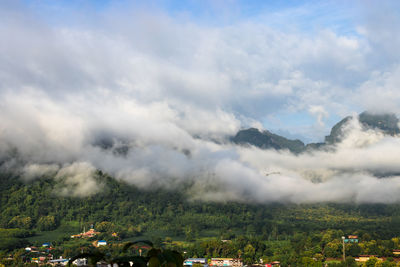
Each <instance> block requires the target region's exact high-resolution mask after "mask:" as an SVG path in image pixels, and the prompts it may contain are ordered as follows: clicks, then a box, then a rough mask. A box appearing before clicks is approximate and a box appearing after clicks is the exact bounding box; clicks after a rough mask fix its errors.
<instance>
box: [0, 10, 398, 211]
mask: <svg viewBox="0 0 400 267" xmlns="http://www.w3.org/2000/svg"><path fill="white" fill-rule="evenodd" d="M2 5H3V8H1V9H0V22H1V23H0V32H1V35H0V38H1V39H2V40H0V159H1V162H2V166H3V168H11V169H12V168H16V167H18V168H21V169H20V170H21V173H22V174H23V176H24V177H25V179H34V178H35V177H40V176H42V175H46V174H52V175H53V176H54V177H55V179H57V180H59V181H60V182H61V183H63V184H64V185H66V186H65V188H64V189H63V190H59V191H57V193H60V194H63V195H71V196H77V197H82V196H87V195H90V194H95V193H98V192H100V191H101V189H102V187H103V185H98V184H96V179H95V177H94V176H95V170H96V169H99V170H102V171H104V172H107V173H109V174H110V175H112V176H113V177H115V178H116V179H121V180H124V181H127V182H129V183H131V184H134V185H136V186H139V187H141V188H150V187H154V186H156V187H157V186H158V187H164V188H168V189H176V188H179V187H180V186H181V185H183V184H185V185H186V186H187V187H188V188H187V190H188V195H190V196H191V197H192V198H194V199H203V200H215V201H227V200H237V201H255V202H262V203H264V202H272V201H279V202H295V203H313V202H324V201H329V202H357V203H381V202H382V203H394V202H399V200H400V199H399V198H400V197H399V195H400V194H398V192H399V190H400V188H399V186H400V184H399V183H400V176H399V175H398V173H400V170H399V169H400V167H399V166H400V164H399V163H400V162H399V161H400V160H399V159H398V157H397V156H396V155H397V154H398V151H399V148H400V141H399V140H400V138H399V137H397V136H384V135H383V134H382V133H380V132H377V131H372V130H369V131H365V130H363V129H362V128H361V126H360V125H359V123H358V121H357V120H352V121H350V123H349V124H348V125H347V127H348V128H347V130H346V131H345V132H346V134H345V137H344V140H343V141H342V142H341V143H340V144H337V145H336V146H335V147H333V148H332V149H330V150H326V151H325V150H324V151H313V152H309V153H304V154H301V155H293V154H291V153H289V152H288V151H274V150H267V151H264V150H259V149H257V148H244V147H238V146H234V145H232V144H230V143H229V142H228V137H229V136H231V135H234V134H235V133H236V132H237V131H238V130H239V129H240V128H242V127H248V126H257V127H262V125H263V121H264V120H265V119H266V118H269V117H273V118H274V117H275V118H278V117H279V115H281V114H296V113H302V112H304V113H305V114H309V115H310V116H312V117H315V125H311V127H308V128H307V127H305V128H303V129H297V132H296V134H301V135H310V136H312V138H315V136H318V138H321V137H322V136H323V135H324V134H326V133H327V129H328V127H329V126H331V125H328V124H327V123H326V120H327V119H328V118H329V117H335V116H344V115H348V114H352V113H354V112H358V111H360V110H364V109H367V110H372V111H376V112H382V111H391V112H395V113H396V114H400V105H399V103H400V101H399V99H400V91H399V90H398V88H399V85H400V80H399V79H398V77H399V75H398V72H399V69H400V68H399V64H398V60H397V59H396V58H394V59H392V60H386V61H382V60H378V58H379V55H382V56H384V55H387V54H388V53H389V52H390V51H392V52H394V53H396V51H395V48H394V47H393V46H391V45H384V44H383V43H382V42H384V41H385V40H387V39H384V38H382V39H379V40H378V39H376V38H373V36H374V31H378V30H379V29H380V27H382V25H370V24H368V23H363V22H362V20H360V21H359V22H357V23H360V25H359V26H358V27H357V29H358V32H357V34H350V35H349V34H343V33H341V32H339V31H337V30H336V29H334V28H330V27H324V28H322V29H318V30H317V31H315V32H314V33H313V34H308V33H304V32H303V31H301V30H296V29H287V30H282V29H280V28H276V27H275V26H274V25H273V24H271V23H269V21H268V20H267V21H265V20H264V19H263V16H260V17H259V19H258V20H251V19H242V20H238V21H235V22H234V23H231V24H223V25H204V24H202V23H196V21H191V20H189V21H184V22H185V23H182V22H183V20H184V19H182V18H179V17H178V18H176V17H173V16H171V15H170V14H168V13H167V12H162V11H157V12H156V11H151V10H148V9H145V8H144V9H138V8H137V7H135V6H133V7H130V8H127V9H126V10H122V9H119V8H114V9H110V10H106V11H104V12H103V13H101V14H98V13H89V14H88V15H89V19H88V20H85V21H83V22H79V21H78V22H76V23H71V22H72V21H73V19H76V18H77V17H79V15H80V13H79V12H78V11H76V13H74V14H73V15H71V18H70V19H69V20H67V21H66V22H65V21H64V23H55V24H52V23H50V22H49V21H47V20H46V19H40V18H38V16H37V14H35V12H33V11H32V10H31V9H30V8H28V7H26V6H24V5H23V4H15V3H13V2H4V3H3V4H2ZM374 9H376V10H377V11H376V12H374V11H373V10H374ZM367 11H368V12H367ZM367 11H362V10H361V9H360V12H361V13H362V15H363V16H364V17H365V18H368V17H370V16H382V14H381V13H380V11H381V9H379V8H376V7H371V8H370V9H367ZM291 12H295V11H291V10H290V9H289V10H288V11H287V14H286V15H285V16H290V15H291V14H292V13H291ZM296 12H298V10H296ZM392 22H393V21H390V23H392ZM388 23H389V22H388ZM396 25H397V24H395V25H392V26H390V27H387V29H386V31H387V33H386V34H387V35H390V34H393V36H397V31H398V29H399V28H400V27H395V26H396ZM399 26H400V25H399ZM289 28H290V27H289ZM385 36H386V35H385ZM383 104H384V105H383ZM278 120H279V119H278ZM287 123H289V121H287ZM288 129H289V130H290V129H291V128H290V126H288Z"/></svg>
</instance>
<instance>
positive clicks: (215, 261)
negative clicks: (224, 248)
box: [210, 258, 243, 267]
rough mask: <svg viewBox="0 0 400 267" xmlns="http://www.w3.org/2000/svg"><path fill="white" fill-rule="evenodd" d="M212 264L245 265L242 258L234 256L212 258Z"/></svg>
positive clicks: (237, 266) (239, 266) (238, 266)
mask: <svg viewBox="0 0 400 267" xmlns="http://www.w3.org/2000/svg"><path fill="white" fill-rule="evenodd" d="M210 265H211V266H233V267H241V266H243V261H242V259H234V258H212V259H211V262H210Z"/></svg>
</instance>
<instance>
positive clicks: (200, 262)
mask: <svg viewBox="0 0 400 267" xmlns="http://www.w3.org/2000/svg"><path fill="white" fill-rule="evenodd" d="M183 265H184V266H186V267H192V266H194V265H197V266H205V267H206V266H207V267H208V266H215V267H225V266H230V267H242V266H243V261H242V259H238V258H212V259H211V260H210V261H208V260H207V259H206V258H189V259H186V260H185V261H184V262H183ZM253 266H260V267H280V262H279V261H274V262H270V263H263V264H258V265H253Z"/></svg>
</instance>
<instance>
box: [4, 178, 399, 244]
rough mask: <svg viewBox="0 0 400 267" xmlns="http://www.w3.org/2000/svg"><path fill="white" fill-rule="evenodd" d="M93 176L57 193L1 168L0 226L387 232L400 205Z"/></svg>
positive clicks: (277, 234) (268, 233)
mask: <svg viewBox="0 0 400 267" xmlns="http://www.w3.org/2000/svg"><path fill="white" fill-rule="evenodd" d="M97 179H98V182H99V183H104V184H105V186H104V190H103V191H102V192H101V193H98V194H96V195H93V196H89V197H84V198H79V197H65V196H64V197H63V196H59V195H57V194H56V193H55V192H57V191H56V190H55V189H56V188H57V186H59V185H58V184H57V182H55V181H54V180H53V179H50V178H45V177H43V178H41V179H36V180H33V181H29V182H23V181H22V180H20V179H19V178H18V177H15V176H13V175H11V174H5V173H3V174H2V176H1V181H2V182H1V192H0V195H1V216H0V226H1V227H3V228H22V229H31V230H38V231H40V230H53V229H56V228H58V227H59V226H61V225H62V224H63V223H66V222H71V221H74V222H79V223H80V224H81V225H83V224H96V223H100V222H103V221H108V222H113V223H114V224H115V225H116V226H118V228H119V231H122V232H125V233H126V235H135V234H138V233H143V232H146V231H152V230H158V231H163V232H164V233H165V234H166V235H170V236H186V237H187V238H194V237H196V236H203V235H207V234H208V233H211V235H223V234H227V233H231V234H232V235H235V234H248V235H262V236H264V237H265V238H266V239H268V238H285V236H290V235H292V234H294V233H295V232H299V231H301V232H312V231H316V230H323V229H341V230H343V231H345V232H347V233H353V232H355V231H358V232H368V233H369V234H370V235H372V236H377V237H387V238H389V237H391V236H395V235H398V234H400V224H399V223H398V222H400V205H380V204H375V205H368V204H363V205H356V204H332V203H322V204H310V205H306V204H302V205H295V204H278V203H269V204H254V203H235V202H226V203H223V202H219V203H218V202H204V201H189V200H187V199H188V198H187V195H186V193H185V188H184V187H182V189H181V190H180V191H179V192H177V191H175V190H174V191H168V190H161V189H155V190H151V189H149V190H147V191H143V190H139V189H137V188H135V187H134V186H130V185H127V184H125V183H122V182H117V181H116V180H114V179H112V178H110V177H108V176H107V175H105V174H102V173H100V172H99V173H98V174H97ZM228 229H229V230H230V231H227V230H228Z"/></svg>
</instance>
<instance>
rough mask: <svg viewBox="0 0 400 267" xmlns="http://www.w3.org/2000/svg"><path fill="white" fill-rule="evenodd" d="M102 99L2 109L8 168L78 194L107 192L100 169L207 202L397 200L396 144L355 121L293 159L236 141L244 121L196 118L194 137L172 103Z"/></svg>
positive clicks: (14, 101) (41, 100) (0, 134)
mask: <svg viewBox="0 0 400 267" xmlns="http://www.w3.org/2000/svg"><path fill="white" fill-rule="evenodd" d="M97 101H98V100H96V99H95V98H93V101H90V102H87V101H83V102H81V103H80V102H79V99H71V100H69V101H65V100H62V101H60V102H57V101H54V100H52V99H50V98H48V97H46V96H45V95H40V94H35V93H34V92H27V93H26V94H24V95H21V94H18V95H13V94H9V95H7V97H6V98H4V99H3V100H2V105H1V107H0V109H1V115H0V121H1V122H2V124H1V129H0V153H1V158H2V168H3V169H8V170H13V171H18V172H19V173H20V174H21V175H22V177H23V179H28V180H29V179H36V178H40V177H41V176H43V175H47V176H49V175H50V176H51V177H54V179H56V180H58V181H59V182H60V183H63V184H64V185H65V186H64V187H63V190H58V191H56V193H58V194H61V195H66V196H76V197H85V196H89V195H92V194H96V193H99V192H101V190H102V188H103V186H104V185H102V184H96V180H95V179H94V177H93V176H94V175H95V170H101V171H103V172H105V173H108V174H110V175H111V176H113V177H115V179H119V180H123V181H126V182H128V183H130V184H133V185H135V186H138V187H139V188H144V189H148V188H158V187H162V188H166V189H169V190H174V189H177V188H180V185H182V184H183V183H185V184H190V185H191V186H190V188H188V189H187V190H188V192H187V193H188V195H189V196H190V198H191V199H200V200H207V201H227V200H236V201H250V202H260V203H266V202H292V203H313V202H354V203H395V202H399V201H400V194H398V192H399V190H400V176H399V173H400V158H399V157H398V155H399V152H398V151H400V137H399V136H389V135H384V134H383V133H382V132H380V131H379V130H374V129H365V128H363V127H362V126H361V125H360V123H359V121H358V119H357V117H354V118H353V119H352V120H349V121H348V122H347V124H346V125H345V127H344V131H343V137H342V141H341V142H340V143H337V144H335V145H330V146H327V147H325V148H323V149H320V150H308V151H306V152H304V153H301V154H293V153H291V152H289V151H284V150H279V151H276V150H272V149H271V150H261V149H259V148H256V147H251V146H239V145H235V144H232V143H230V141H229V136H232V135H234V134H235V132H236V131H237V130H238V125H239V123H238V122H237V120H236V119H235V118H234V117H233V116H232V115H230V114H227V113H224V112H222V111H218V112H216V113H215V114H216V116H215V117H213V118H212V120H213V122H212V123H213V124H214V125H216V126H215V127H214V128H212V129H214V131H212V130H210V129H209V128H208V124H207V118H208V117H211V115H210V114H201V113H200V118H199V119H200V120H201V119H202V116H203V117H204V118H205V119H204V123H202V124H203V125H204V131H203V134H200V133H199V134H197V135H195V134H194V133H193V132H191V128H190V123H186V122H187V121H190V120H192V119H193V120H194V119H195V118H190V119H189V118H187V117H186V116H182V115H181V114H179V112H178V111H177V110H176V109H174V107H172V106H170V105H168V104H167V103H154V104H152V105H140V104H139V103H137V102H135V101H130V100H127V99H120V98H118V97H112V99H111V101H110V100H109V101H107V102H104V103H99V102H97ZM110 103H111V104H110ZM215 114H214V115H215ZM210 120H211V119H210ZM197 123H199V122H198V121H197ZM188 125H189V127H187V126H188ZM211 127H213V125H212V124H211ZM206 130H208V131H209V133H208V134H204V133H205V132H206Z"/></svg>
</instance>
